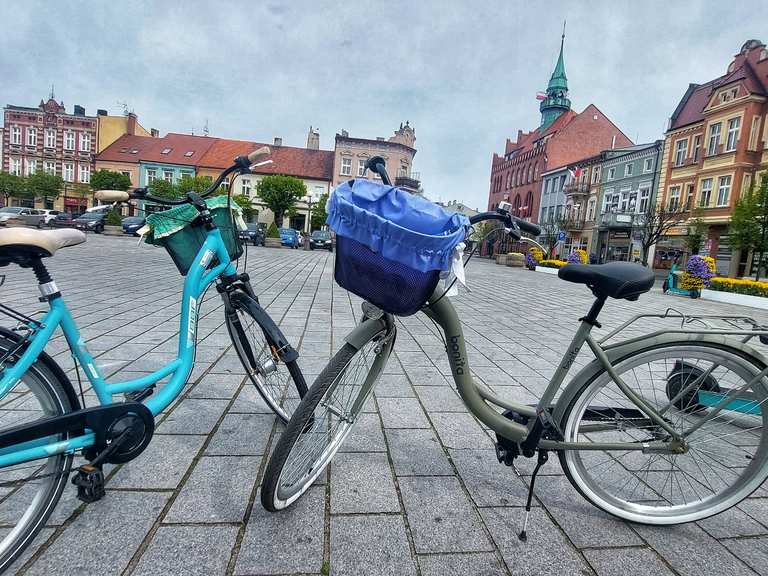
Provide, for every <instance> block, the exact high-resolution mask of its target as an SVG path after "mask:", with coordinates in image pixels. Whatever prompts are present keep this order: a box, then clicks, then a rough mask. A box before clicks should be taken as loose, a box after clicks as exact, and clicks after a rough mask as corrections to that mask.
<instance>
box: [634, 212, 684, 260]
mask: <svg viewBox="0 0 768 576" xmlns="http://www.w3.org/2000/svg"><path fill="white" fill-rule="evenodd" d="M684 218H685V211H684V210H683V208H681V207H677V206H669V207H665V206H664V205H663V204H657V203H656V202H651V203H650V204H649V205H648V209H647V210H646V211H645V213H644V214H639V215H638V218H637V227H636V228H635V229H634V230H636V231H637V232H638V233H639V234H640V246H641V247H642V261H643V266H648V255H649V254H650V252H651V247H652V246H655V245H656V243H657V242H658V241H659V240H660V239H661V238H662V237H664V236H666V235H667V232H669V231H670V230H671V229H672V228H674V227H675V226H677V225H678V224H679V223H680V222H681V221H682V220H683V219H684Z"/></svg>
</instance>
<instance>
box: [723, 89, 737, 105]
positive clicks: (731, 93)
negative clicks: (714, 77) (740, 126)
mask: <svg viewBox="0 0 768 576" xmlns="http://www.w3.org/2000/svg"><path fill="white" fill-rule="evenodd" d="M738 93H739V89H738V88H731V89H730V90H723V91H722V92H720V103H721V104H722V103H723V102H730V101H731V100H733V99H734V98H736V94H738Z"/></svg>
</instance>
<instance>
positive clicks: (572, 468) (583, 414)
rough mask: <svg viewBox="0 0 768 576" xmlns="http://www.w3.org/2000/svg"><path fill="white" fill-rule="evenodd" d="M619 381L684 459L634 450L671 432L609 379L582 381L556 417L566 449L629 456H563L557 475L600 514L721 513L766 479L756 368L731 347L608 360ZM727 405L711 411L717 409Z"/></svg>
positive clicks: (646, 519)
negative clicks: (584, 446)
mask: <svg viewBox="0 0 768 576" xmlns="http://www.w3.org/2000/svg"><path fill="white" fill-rule="evenodd" d="M614 368H615V369H616V372H617V373H618V374H619V376H620V377H621V379H622V380H623V381H624V382H625V383H626V384H627V385H628V386H629V387H630V388H631V389H632V390H633V391H634V392H635V393H636V394H637V395H639V396H640V397H641V398H642V399H643V400H644V401H645V402H646V403H647V404H648V405H650V406H651V407H653V409H654V410H656V411H657V412H658V413H660V414H662V415H663V417H664V419H665V421H666V423H667V424H668V425H670V426H671V427H672V428H674V429H675V431H677V432H678V433H680V434H681V435H682V436H683V437H684V439H685V450H684V452H683V453H679V454H672V453H660V452H656V453H654V452H650V451H642V450H637V449H634V448H636V447H637V446H638V445H641V444H646V443H658V442H665V441H667V440H668V439H669V434H668V433H667V432H666V431H665V430H664V429H663V428H662V427H661V426H659V425H658V424H656V423H654V422H653V421H652V420H650V419H649V418H647V417H646V416H645V415H644V414H642V413H641V412H640V411H639V410H637V408H636V406H635V405H634V404H633V403H632V402H631V401H630V400H629V399H628V398H627V397H626V396H625V395H624V393H623V392H622V391H621V390H620V389H619V387H618V385H617V384H616V383H615V382H614V381H613V379H612V378H611V377H610V376H609V375H608V374H607V373H606V372H600V373H598V374H597V375H596V376H595V377H594V378H592V379H591V380H589V381H587V382H585V383H584V384H583V385H582V387H581V389H580V390H579V391H578V392H577V393H576V394H575V395H574V396H573V397H572V399H571V401H570V403H569V405H568V407H567V408H566V410H565V411H564V414H563V418H562V420H561V430H562V431H563V434H564V437H565V440H566V441H568V442H585V443H625V444H626V445H627V450H611V451H602V450H567V451H561V452H560V461H561V463H562V465H563V469H564V470H565V473H566V475H567V477H568V479H569V480H570V481H571V483H572V484H573V485H574V487H575V488H576V489H577V490H578V491H579V492H581V494H582V495H583V496H584V497H585V498H586V499H587V500H589V501H590V502H592V503H593V504H594V505H595V506H597V507H598V508H601V509H603V510H605V511H606V512H608V513H610V514H612V515H614V516H618V517H620V518H623V519H625V520H629V521H633V522H638V523H643V524H655V525H668V524H681V523H684V522H692V521H695V520H701V519H703V518H707V517H709V516H712V515H714V514H718V513H720V512H722V511H724V510H727V509H728V508H730V507H732V506H734V505H735V504H737V503H739V502H740V501H741V500H743V499H744V498H746V497H747V496H749V495H750V494H751V493H752V492H754V491H755V490H756V489H757V488H758V487H759V486H760V485H761V484H762V483H763V481H764V480H765V479H766V477H768V432H767V431H766V430H767V428H768V427H766V423H767V422H766V420H767V419H768V407H766V406H764V404H765V401H766V399H768V390H766V378H765V377H761V378H756V376H758V375H760V373H761V371H762V370H763V369H764V368H765V365H764V364H763V363H762V361H761V360H760V359H758V358H756V357H753V356H751V355H748V354H746V353H745V352H743V351H741V350H739V349H736V348H732V347H729V346H725V345H722V346H718V345H715V344H712V343H708V342H696V341H694V340H688V341H683V342H676V343H672V344H664V345H660V346H656V347H649V348H646V349H644V350H641V351H639V352H637V353H635V354H633V355H631V356H629V357H627V358H624V359H622V360H620V361H618V362H615V363H614ZM723 401H727V403H726V404H725V407H724V408H723V409H722V410H719V411H718V405H719V404H720V403H722V402H723Z"/></svg>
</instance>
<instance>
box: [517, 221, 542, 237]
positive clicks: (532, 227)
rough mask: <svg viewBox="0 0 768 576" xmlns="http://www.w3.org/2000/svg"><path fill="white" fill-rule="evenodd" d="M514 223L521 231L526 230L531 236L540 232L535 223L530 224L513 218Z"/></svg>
mask: <svg viewBox="0 0 768 576" xmlns="http://www.w3.org/2000/svg"><path fill="white" fill-rule="evenodd" d="M515 223H516V224H517V225H518V226H519V227H520V230H522V231H523V232H528V234H530V235H532V236H538V235H539V234H541V227H540V226H537V225H536V224H531V223H530V222H526V221H525V220H520V219H519V218H515Z"/></svg>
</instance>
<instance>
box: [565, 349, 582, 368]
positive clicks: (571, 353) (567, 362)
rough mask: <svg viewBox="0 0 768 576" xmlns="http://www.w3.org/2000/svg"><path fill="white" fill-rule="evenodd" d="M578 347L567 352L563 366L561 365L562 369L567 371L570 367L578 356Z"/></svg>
mask: <svg viewBox="0 0 768 576" xmlns="http://www.w3.org/2000/svg"><path fill="white" fill-rule="evenodd" d="M580 348H581V347H580V346H576V347H575V348H571V349H570V350H568V352H567V356H566V358H565V364H563V368H565V369H566V370H568V369H569V368H570V367H571V364H573V361H574V360H576V356H578V355H579V349H580Z"/></svg>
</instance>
